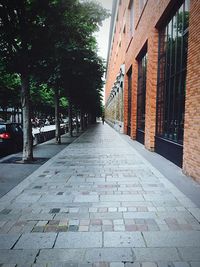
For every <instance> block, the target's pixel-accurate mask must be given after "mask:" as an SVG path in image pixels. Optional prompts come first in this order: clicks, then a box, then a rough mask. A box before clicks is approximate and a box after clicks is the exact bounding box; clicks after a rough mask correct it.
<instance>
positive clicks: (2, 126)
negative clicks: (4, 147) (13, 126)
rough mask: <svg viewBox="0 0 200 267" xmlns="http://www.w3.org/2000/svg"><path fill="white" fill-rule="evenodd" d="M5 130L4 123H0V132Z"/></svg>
mask: <svg viewBox="0 0 200 267" xmlns="http://www.w3.org/2000/svg"><path fill="white" fill-rule="evenodd" d="M5 132H6V125H0V133H5Z"/></svg>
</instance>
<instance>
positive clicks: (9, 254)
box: [0, 249, 38, 265]
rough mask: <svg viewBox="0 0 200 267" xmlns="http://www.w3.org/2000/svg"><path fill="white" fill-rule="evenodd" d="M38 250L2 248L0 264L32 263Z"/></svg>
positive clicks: (0, 250)
mask: <svg viewBox="0 0 200 267" xmlns="http://www.w3.org/2000/svg"><path fill="white" fill-rule="evenodd" d="M37 254H38V250H29V249H26V250H8V249H6V250H3V249H0V264H4V263H5V264H27V265H28V264H32V263H34V261H35V258H36V256H37Z"/></svg>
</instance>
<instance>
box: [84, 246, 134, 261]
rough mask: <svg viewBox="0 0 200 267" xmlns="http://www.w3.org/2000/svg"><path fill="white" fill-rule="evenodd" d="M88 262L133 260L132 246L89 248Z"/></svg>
mask: <svg viewBox="0 0 200 267" xmlns="http://www.w3.org/2000/svg"><path fill="white" fill-rule="evenodd" d="M85 260H86V261H87V262H114V261H116V262H126V261H133V260H134V255H133V253H132V251H131V248H99V249H93V248H92V249H87V250H86V254H85Z"/></svg>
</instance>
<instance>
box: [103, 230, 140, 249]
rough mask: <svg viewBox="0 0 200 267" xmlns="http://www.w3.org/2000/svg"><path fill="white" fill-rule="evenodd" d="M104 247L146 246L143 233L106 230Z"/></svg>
mask: <svg viewBox="0 0 200 267" xmlns="http://www.w3.org/2000/svg"><path fill="white" fill-rule="evenodd" d="M104 247H145V242H144V240H143V237H142V235H141V233H132V232H124V233H121V232H120V233H118V232H105V233H104Z"/></svg>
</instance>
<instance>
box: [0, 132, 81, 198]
mask: <svg viewBox="0 0 200 267" xmlns="http://www.w3.org/2000/svg"><path fill="white" fill-rule="evenodd" d="M75 139H76V137H69V136H68V134H64V135H62V136H61V140H62V143H61V144H60V145H57V144H55V138H53V139H51V140H49V141H47V142H45V143H42V144H38V145H37V146H34V147H33V155H34V158H35V159H37V160H36V161H35V162H34V163H26V164H17V163H16V161H15V159H16V158H18V160H19V159H21V158H22V152H19V153H17V154H12V155H9V156H6V157H4V158H0V170H1V171H0V197H2V196H3V195H5V194H6V193H8V192H9V191H10V190H11V189H12V188H13V187H15V186H16V185H18V183H20V182H21V181H23V180H24V179H25V178H26V177H28V176H29V175H30V174H31V173H32V172H34V171H35V170H37V169H38V168H39V167H40V165H42V164H43V163H44V162H46V161H47V160H49V159H50V158H52V157H53V156H55V155H56V154H57V153H59V152H60V151H61V150H63V149H64V148H65V147H66V146H68V145H69V144H70V143H71V142H73V141H74V140H75ZM5 161H6V162H7V163H5Z"/></svg>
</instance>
